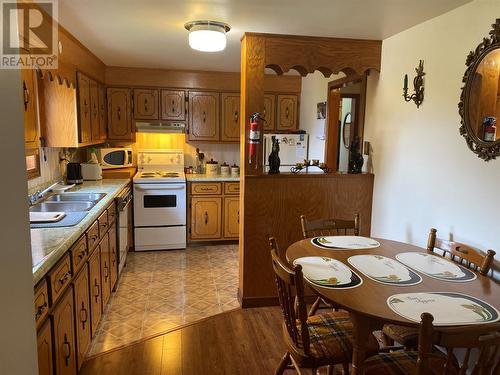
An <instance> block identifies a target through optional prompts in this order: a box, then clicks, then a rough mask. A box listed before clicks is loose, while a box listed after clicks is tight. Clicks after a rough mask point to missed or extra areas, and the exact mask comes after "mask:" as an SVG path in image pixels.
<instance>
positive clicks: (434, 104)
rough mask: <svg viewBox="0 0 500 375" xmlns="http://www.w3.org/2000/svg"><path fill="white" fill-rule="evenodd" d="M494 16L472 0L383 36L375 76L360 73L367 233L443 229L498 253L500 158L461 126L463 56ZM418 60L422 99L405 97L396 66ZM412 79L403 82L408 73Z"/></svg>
mask: <svg viewBox="0 0 500 375" xmlns="http://www.w3.org/2000/svg"><path fill="white" fill-rule="evenodd" d="M498 16H500V1H498V0H476V1H474V2H472V3H469V4H467V5H464V6H462V7H460V8H457V9H455V10H453V11H451V12H449V13H447V14H444V15H442V16H440V17H437V18H434V19H432V20H429V21H427V22H425V23H422V24H420V25H417V26H415V27H413V28H411V29H409V30H407V31H404V32H402V33H400V34H398V35H395V36H393V37H391V38H389V39H386V40H384V41H383V46H382V49H383V50H382V68H381V73H380V76H379V77H378V75H377V74H371V75H370V76H369V81H368V93H367V100H368V101H367V109H366V129H365V136H366V140H369V141H370V142H371V143H372V146H373V150H374V154H373V157H374V173H375V191H374V201H373V202H374V203H373V218H372V235H373V236H379V237H384V238H391V239H396V240H403V241H409V242H411V243H415V244H418V245H424V244H425V242H426V239H427V234H428V231H429V228H430V227H431V226H432V227H435V228H437V229H438V234H439V235H441V236H442V237H445V238H446V237H448V236H449V235H451V236H453V238H454V239H455V240H458V241H463V242H466V243H470V244H472V245H475V246H477V247H479V248H481V249H488V248H492V249H494V250H496V251H497V253H498V255H497V257H496V258H497V260H498V259H500V236H499V232H500V231H499V230H500V215H499V213H498V207H499V203H498V198H497V196H498V189H499V187H500V159H499V160H494V161H491V162H489V163H486V162H484V161H482V160H480V159H479V158H478V157H477V156H476V155H475V154H473V153H472V152H471V151H470V150H469V149H468V147H467V145H466V144H465V141H464V138H463V137H462V136H460V134H459V131H458V129H459V126H460V116H459V115H458V108H457V104H458V102H459V98H460V88H461V86H462V76H463V74H464V71H465V58H466V56H467V54H468V53H469V51H471V50H473V49H475V47H476V46H477V44H478V43H479V42H481V41H482V38H483V37H485V36H487V35H488V32H489V31H490V29H491V24H492V23H494V21H495V18H496V17H498ZM419 59H423V60H425V65H424V70H425V72H426V76H425V100H424V103H423V105H422V106H421V107H420V108H419V109H417V108H416V106H415V105H414V104H413V103H405V102H404V101H403V98H402V97H401V95H402V86H403V76H404V74H405V73H408V74H409V76H410V77H411V79H412V78H413V76H414V72H415V70H414V68H415V67H416V65H417V64H418V61H419ZM411 79H410V82H411Z"/></svg>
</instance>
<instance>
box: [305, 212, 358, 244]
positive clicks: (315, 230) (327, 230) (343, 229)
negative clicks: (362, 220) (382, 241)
mask: <svg viewBox="0 0 500 375" xmlns="http://www.w3.org/2000/svg"><path fill="white" fill-rule="evenodd" d="M300 223H301V224H302V235H303V236H304V238H311V237H317V236H347V235H354V236H359V214H356V215H355V216H354V220H343V219H318V220H307V219H306V217H305V215H301V216H300Z"/></svg>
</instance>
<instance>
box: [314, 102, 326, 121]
mask: <svg viewBox="0 0 500 375" xmlns="http://www.w3.org/2000/svg"><path fill="white" fill-rule="evenodd" d="M316 118H317V119H318V120H322V119H326V102H321V103H318V104H317V105H316Z"/></svg>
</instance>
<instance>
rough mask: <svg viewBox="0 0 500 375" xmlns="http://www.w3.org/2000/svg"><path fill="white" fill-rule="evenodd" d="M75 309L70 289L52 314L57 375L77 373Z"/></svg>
mask: <svg viewBox="0 0 500 375" xmlns="http://www.w3.org/2000/svg"><path fill="white" fill-rule="evenodd" d="M73 307H74V305H73V291H72V288H71V287H70V288H69V289H68V291H67V292H66V293H65V294H64V296H63V298H62V299H61V300H60V302H59V303H58V304H57V305H56V307H55V308H54V310H53V312H52V320H53V323H54V358H55V369H56V374H57V375H74V374H76V372H77V370H76V348H75V338H76V335H75V320H74V316H73Z"/></svg>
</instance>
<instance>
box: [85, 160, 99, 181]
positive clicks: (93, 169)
mask: <svg viewBox="0 0 500 375" xmlns="http://www.w3.org/2000/svg"><path fill="white" fill-rule="evenodd" d="M81 165H82V177H83V179H84V180H93V181H95V180H102V168H101V166H100V165H99V164H98V163H82V164H81Z"/></svg>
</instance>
